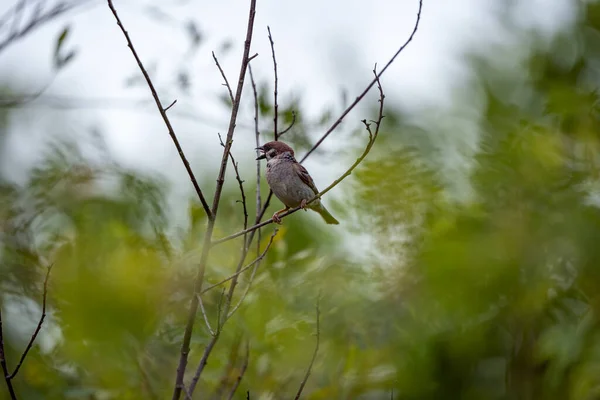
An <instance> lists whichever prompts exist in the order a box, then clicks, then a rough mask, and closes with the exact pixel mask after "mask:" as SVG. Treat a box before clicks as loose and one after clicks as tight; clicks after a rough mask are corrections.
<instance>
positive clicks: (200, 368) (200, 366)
mask: <svg viewBox="0 0 600 400" xmlns="http://www.w3.org/2000/svg"><path fill="white" fill-rule="evenodd" d="M275 235H277V230H275V231H274V232H273V234H272V235H271V239H270V240H269V243H268V244H267V248H268V247H270V246H271V244H272V243H273V239H274V238H275ZM246 248H247V247H246ZM266 250H268V249H265V251H264V252H263V253H264V254H266V253H267V252H266ZM244 256H245V255H244V254H243V255H242V257H241V260H242V261H243V259H244ZM263 256H264V255H263ZM240 271H241V268H240V266H239V264H238V268H237V270H236V274H235V275H234V276H232V279H231V281H232V282H231V286H230V287H229V291H228V293H227V295H226V298H225V304H224V307H223V310H224V313H223V315H222V316H220V318H219V326H218V329H217V332H216V335H215V336H213V337H212V338H211V340H210V342H209V343H208V345H207V346H206V348H205V349H204V353H203V354H202V358H201V359H200V363H199V364H198V367H197V368H196V373H195V374H194V377H193V378H192V381H191V382H190V385H189V391H190V393H193V392H194V390H195V389H196V385H197V384H198V381H199V380H200V376H201V375H202V372H203V371H204V367H206V362H207V360H208V357H209V356H210V353H211V352H212V350H213V348H214V347H215V345H216V343H217V341H218V340H219V336H220V333H221V330H222V328H223V326H224V325H225V323H226V322H227V320H228V315H229V307H230V306H231V301H232V298H233V293H234V291H235V285H236V283H237V277H238V276H239V273H240ZM219 310H221V307H219Z"/></svg>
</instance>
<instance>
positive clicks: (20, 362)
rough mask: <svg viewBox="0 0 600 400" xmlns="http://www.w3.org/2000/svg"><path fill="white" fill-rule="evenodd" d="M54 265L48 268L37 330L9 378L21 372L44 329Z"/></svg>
mask: <svg viewBox="0 0 600 400" xmlns="http://www.w3.org/2000/svg"><path fill="white" fill-rule="evenodd" d="M53 266H54V264H50V266H49V267H48V268H47V270H46V278H44V292H43V295H42V296H43V297H42V315H41V316H40V320H39V321H38V324H37V326H36V328H35V331H34V332H33V335H31V338H30V339H29V343H27V347H25V351H23V354H21V359H20V360H19V363H18V364H17V366H16V367H15V370H14V371H13V373H12V374H10V376H9V377H8V378H9V379H13V378H14V377H15V376H16V375H17V373H18V372H19V369H21V365H23V362H24V361H25V357H27V353H29V350H31V347H32V346H33V342H35V339H36V338H37V335H38V333H40V330H41V329H42V325H43V324H44V319H46V298H47V297H48V279H49V278H50V272H51V271H52V267H53Z"/></svg>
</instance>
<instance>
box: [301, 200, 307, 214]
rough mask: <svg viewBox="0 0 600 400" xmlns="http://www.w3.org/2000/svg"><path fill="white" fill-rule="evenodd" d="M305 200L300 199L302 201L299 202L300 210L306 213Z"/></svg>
mask: <svg viewBox="0 0 600 400" xmlns="http://www.w3.org/2000/svg"><path fill="white" fill-rule="evenodd" d="M306 203H307V201H306V199H302V201H301V202H300V208H301V209H303V210H304V211H306Z"/></svg>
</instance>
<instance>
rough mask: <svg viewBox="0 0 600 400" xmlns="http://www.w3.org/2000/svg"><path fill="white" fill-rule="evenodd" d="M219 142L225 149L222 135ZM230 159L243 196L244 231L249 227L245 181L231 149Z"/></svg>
mask: <svg viewBox="0 0 600 400" xmlns="http://www.w3.org/2000/svg"><path fill="white" fill-rule="evenodd" d="M218 135H219V141H220V142H221V146H223V147H225V143H223V139H222V138H221V134H220V133H219V134H218ZM229 158H230V159H231V165H232V166H233V170H234V171H235V179H236V180H237V182H238V186H239V188H240V193H241V195H242V200H241V203H242V210H243V212H244V229H246V228H247V227H248V208H247V206H246V192H245V191H244V181H243V180H242V178H241V177H240V170H239V168H238V163H237V162H236V161H235V158H233V154H232V153H231V149H229Z"/></svg>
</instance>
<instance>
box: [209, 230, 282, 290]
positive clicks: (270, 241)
mask: <svg viewBox="0 0 600 400" xmlns="http://www.w3.org/2000/svg"><path fill="white" fill-rule="evenodd" d="M277 232H278V230H277V229H275V231H274V232H273V234H272V235H271V238H270V239H269V243H267V247H265V249H264V250H263V252H262V253H261V254H260V255H259V256H258V257H256V258H255V259H254V260H252V262H250V263H249V264H248V265H246V266H245V267H244V268H242V269H240V270H239V271H238V272H236V273H235V274H233V275H231V276H229V277H227V278H225V279H223V280H222V281H220V282H218V283H215V284H214V285H210V286H209V287H207V288H206V289H204V290H202V293H201V294H204V293H206V292H208V291H209V290H211V289H214V288H216V287H217V286H221V285H222V284H224V283H226V282H228V281H230V280H232V279H233V278H235V277H236V276H239V275H241V274H243V273H244V272H246V271H247V270H249V269H250V268H252V267H253V266H254V265H255V264H257V263H259V262H260V261H261V260H262V259H263V258H265V256H266V255H267V252H268V251H269V248H271V244H273V239H275V235H277ZM257 243H258V244H259V245H260V242H257Z"/></svg>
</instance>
